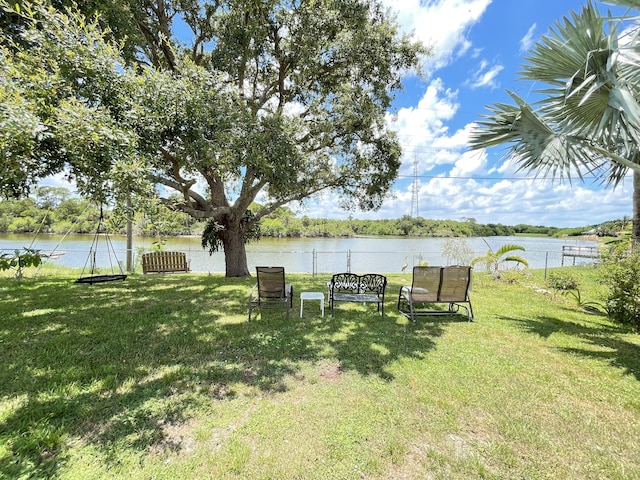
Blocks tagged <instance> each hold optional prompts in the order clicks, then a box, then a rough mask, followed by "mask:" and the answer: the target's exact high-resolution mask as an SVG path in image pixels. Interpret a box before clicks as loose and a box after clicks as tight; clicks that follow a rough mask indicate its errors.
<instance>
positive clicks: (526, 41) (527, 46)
mask: <svg viewBox="0 0 640 480" xmlns="http://www.w3.org/2000/svg"><path fill="white" fill-rule="evenodd" d="M536 26H537V25H536V24H535V23H534V24H533V25H531V27H529V30H527V33H526V34H525V36H524V37H522V38H521V39H520V51H521V52H528V51H529V50H531V47H533V44H534V42H535V38H534V36H535V31H536Z"/></svg>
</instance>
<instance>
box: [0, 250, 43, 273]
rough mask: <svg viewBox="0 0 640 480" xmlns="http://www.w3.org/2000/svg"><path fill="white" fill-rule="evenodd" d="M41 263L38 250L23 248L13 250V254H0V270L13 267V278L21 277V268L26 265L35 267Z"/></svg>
mask: <svg viewBox="0 0 640 480" xmlns="http://www.w3.org/2000/svg"><path fill="white" fill-rule="evenodd" d="M41 263H42V256H41V255H40V251H39V250H34V249H32V248H25V249H24V250H14V252H13V254H8V253H3V254H2V255H0V270H3V271H4V270H9V269H15V271H16V273H15V275H14V278H15V279H16V280H21V279H22V269H23V268H27V267H37V266H38V265H40V264H41Z"/></svg>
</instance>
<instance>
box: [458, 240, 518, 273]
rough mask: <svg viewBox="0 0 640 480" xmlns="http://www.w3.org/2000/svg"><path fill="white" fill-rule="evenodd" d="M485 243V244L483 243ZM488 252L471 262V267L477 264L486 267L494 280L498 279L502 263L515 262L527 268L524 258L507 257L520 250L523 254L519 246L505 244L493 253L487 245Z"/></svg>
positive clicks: (516, 256)
mask: <svg viewBox="0 0 640 480" xmlns="http://www.w3.org/2000/svg"><path fill="white" fill-rule="evenodd" d="M485 243H486V242H485ZM487 246H488V247H489V250H488V251H487V253H485V254H484V255H483V256H481V257H476V258H474V259H473V260H471V265H476V264H477V263H484V264H485V265H486V266H487V269H488V270H491V271H492V272H493V277H494V278H499V277H500V265H502V263H503V262H516V263H521V264H522V265H524V266H525V267H528V266H529V262H527V261H526V260H525V259H524V258H522V257H520V256H518V255H507V254H508V253H510V252H513V251H515V250H521V251H523V252H524V247H522V246H520V245H514V244H512V243H506V244H504V245H502V246H501V247H500V248H499V249H498V250H496V251H495V252H494V251H493V249H492V248H491V246H490V245H489V244H488V243H487Z"/></svg>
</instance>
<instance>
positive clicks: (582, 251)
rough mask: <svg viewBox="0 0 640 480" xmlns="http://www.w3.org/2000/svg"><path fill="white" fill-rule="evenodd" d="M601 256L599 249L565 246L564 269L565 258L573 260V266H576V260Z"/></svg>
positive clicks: (563, 253) (563, 251)
mask: <svg viewBox="0 0 640 480" xmlns="http://www.w3.org/2000/svg"><path fill="white" fill-rule="evenodd" d="M599 256H600V249H599V247H579V246H574V245H564V246H563V247H562V266H563V267H564V258H565V257H569V258H572V259H573V265H575V264H576V258H593V259H597V258H598V257H599Z"/></svg>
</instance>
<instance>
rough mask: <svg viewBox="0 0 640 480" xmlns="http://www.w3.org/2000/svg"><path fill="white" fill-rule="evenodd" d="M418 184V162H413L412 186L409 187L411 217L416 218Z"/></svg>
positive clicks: (417, 214) (417, 213)
mask: <svg viewBox="0 0 640 480" xmlns="http://www.w3.org/2000/svg"><path fill="white" fill-rule="evenodd" d="M419 189H420V183H419V182H418V160H414V161H413V185H411V216H412V217H413V218H417V217H418V216H419V210H418V190H419Z"/></svg>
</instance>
